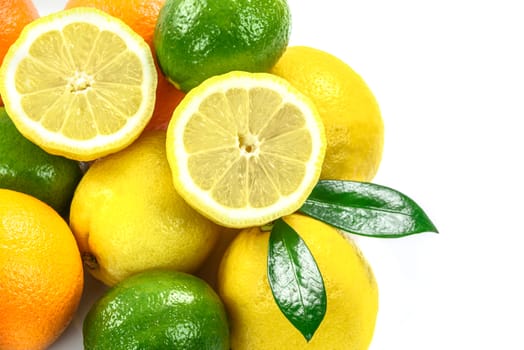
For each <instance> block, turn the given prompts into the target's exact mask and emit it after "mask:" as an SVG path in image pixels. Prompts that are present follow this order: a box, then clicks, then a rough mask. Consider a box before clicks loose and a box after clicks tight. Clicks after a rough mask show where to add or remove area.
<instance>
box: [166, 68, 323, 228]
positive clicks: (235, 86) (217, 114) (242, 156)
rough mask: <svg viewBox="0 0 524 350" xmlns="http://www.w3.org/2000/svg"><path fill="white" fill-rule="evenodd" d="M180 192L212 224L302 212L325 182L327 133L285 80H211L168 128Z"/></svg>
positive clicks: (243, 76) (245, 76)
mask: <svg viewBox="0 0 524 350" xmlns="http://www.w3.org/2000/svg"><path fill="white" fill-rule="evenodd" d="M167 147H168V159H169V160H170V164H171V167H172V170H173V176H174V183H175V187H176V188H177V190H178V191H179V192H181V194H182V196H183V197H184V198H185V199H186V201H188V202H189V203H190V204H192V205H193V206H194V207H196V208H197V209H198V210H199V211H201V212H202V213H203V214H204V215H206V216H208V217H210V218H211V219H212V220H214V221H216V222H218V223H219V224H222V225H224V226H229V227H247V226H252V225H255V224H264V223H267V222H269V221H271V220H274V219H276V218H278V217H280V216H282V215H286V214H288V213H291V212H293V211H295V210H296V209H298V208H299V207H300V205H301V204H302V202H303V201H304V200H305V199H306V197H307V196H308V195H309V193H310V191H311V189H312V188H313V186H314V185H315V183H316V181H317V180H318V177H319V173H320V168H321V166H322V160H323V157H324V151H325V136H324V129H323V126H322V123H321V121H320V118H319V116H318V113H317V112H316V109H315V107H314V106H313V104H312V103H311V102H310V101H309V100H308V99H307V98H306V97H304V96H303V95H302V94H300V93H299V92H298V91H296V90H295V89H294V88H292V87H291V86H290V85H289V84H288V83H287V82H285V81H284V80H283V79H281V78H278V77H276V76H273V75H270V74H265V73H246V72H231V73H227V74H224V75H221V76H217V77H214V78H210V79H208V80H206V82H204V83H203V84H202V85H200V86H199V87H197V88H195V89H193V90H192V91H191V92H190V93H189V94H188V95H187V96H186V98H185V99H184V101H182V103H181V104H180V105H179V107H177V109H176V110H175V113H174V115H173V118H172V121H171V123H170V125H169V129H168V140H167Z"/></svg>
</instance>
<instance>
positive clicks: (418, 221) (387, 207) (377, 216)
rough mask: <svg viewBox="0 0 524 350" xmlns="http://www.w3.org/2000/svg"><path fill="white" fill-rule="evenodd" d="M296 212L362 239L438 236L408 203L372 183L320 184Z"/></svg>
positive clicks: (398, 193) (417, 210)
mask: <svg viewBox="0 0 524 350" xmlns="http://www.w3.org/2000/svg"><path fill="white" fill-rule="evenodd" d="M299 211H300V212H302V213H303V214H306V215H309V216H311V217H313V218H316V219H318V220H320V221H323V222H325V223H327V224H330V225H332V226H334V227H337V228H339V229H341V230H343V231H346V232H350V233H354V234H358V235H364V236H373V237H388V238H391V237H403V236H407V235H411V234H415V233H422V232H435V233H438V231H437V228H436V227H435V226H434V225H433V223H432V222H431V220H430V219H429V218H428V216H427V215H426V214H425V213H424V211H423V210H422V209H421V208H420V207H419V206H418V204H416V203H415V202H414V201H413V200H412V199H410V198H409V197H407V196H406V195H404V194H402V193H400V192H398V191H396V190H393V189H391V188H388V187H384V186H380V185H376V184H372V183H365V182H354V181H341V180H321V181H319V182H318V184H317V185H316V186H315V188H314V189H313V191H312V192H311V194H310V196H309V197H308V199H307V200H306V201H305V203H304V204H303V206H302V207H301V208H300V210H299Z"/></svg>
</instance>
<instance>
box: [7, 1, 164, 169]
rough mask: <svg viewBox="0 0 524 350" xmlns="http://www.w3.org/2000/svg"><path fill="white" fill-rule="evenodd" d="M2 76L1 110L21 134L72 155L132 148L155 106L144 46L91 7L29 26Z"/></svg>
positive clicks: (85, 157)
mask: <svg viewBox="0 0 524 350" xmlns="http://www.w3.org/2000/svg"><path fill="white" fill-rule="evenodd" d="M0 73H1V74H0V75H1V78H2V81H1V82H0V89H1V90H2V91H1V92H2V97H3V98H4V102H5V105H6V109H7V110H8V111H9V112H10V115H11V117H12V119H13V121H14V122H15V124H16V125H17V128H18V129H19V130H20V131H21V132H22V134H24V136H26V137H27V138H28V139H30V140H31V141H33V142H34V143H35V144H37V145H39V146H40V147H42V148H43V149H44V150H46V151H48V152H49V153H52V154H58V155H62V156H65V157H69V158H73V159H77V160H93V159H96V158H98V157H101V156H104V155H107V154H109V153H113V152H116V151H118V150H120V149H122V148H124V147H126V146H127V145H129V144H130V143H131V142H132V141H134V140H135V139H136V137H138V135H139V134H140V132H141V131H142V130H143V128H144V127H145V125H146V124H147V122H148V121H149V119H150V118H151V115H152V112H153V108H154V103H155V88H156V80H157V76H156V71H155V66H154V61H153V57H152V54H151V51H150V49H149V46H148V45H147V44H146V43H145V42H144V41H143V39H142V38H141V37H140V36H138V34H136V33H134V32H133V31H132V30H131V29H130V28H129V27H127V25H125V24H124V23H123V22H121V21H120V20H118V19H116V18H113V17H111V16H109V15H107V14H106V13H104V12H102V11H99V10H96V9H94V8H76V9H71V10H66V11H61V12H59V13H55V14H51V15H49V16H46V17H42V18H40V19H39V20H36V21H34V22H33V23H31V24H29V25H28V26H27V27H26V28H25V30H24V31H23V32H22V34H21V35H20V37H19V39H18V40H17V42H15V44H14V45H13V47H12V48H11V49H10V51H9V53H8V54H7V56H6V59H5V60H4V64H3V66H2V69H1V71H0Z"/></svg>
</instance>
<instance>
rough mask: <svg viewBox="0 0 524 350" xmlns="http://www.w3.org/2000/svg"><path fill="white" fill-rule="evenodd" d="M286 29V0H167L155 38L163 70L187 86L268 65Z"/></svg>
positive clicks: (275, 56) (276, 55)
mask: <svg viewBox="0 0 524 350" xmlns="http://www.w3.org/2000/svg"><path fill="white" fill-rule="evenodd" d="M290 31H291V15H290V10H289V7H288V4H287V2H286V0H167V1H166V2H165V5H164V7H163V8H162V9H161V10H160V14H159V16H158V20H157V25H156V29H155V34H154V41H153V42H154V46H155V50H156V54H157V58H158V62H159V64H160V67H161V69H162V71H163V72H164V74H165V75H166V76H167V77H168V79H169V80H170V81H171V82H172V83H173V84H174V85H175V86H176V87H178V88H179V89H181V90H183V91H186V92H187V91H189V90H190V89H192V88H193V87H195V86H197V85H198V84H200V83H201V82H202V81H204V80H205V79H207V78H209V77H211V76H214V75H218V74H222V73H227V72H229V71H232V70H242V71H248V72H266V71H268V70H269V69H271V67H273V65H274V64H275V63H276V62H277V60H278V59H279V58H280V56H281V55H282V54H283V52H284V50H285V49H286V47H287V44H288V41H289V35H290Z"/></svg>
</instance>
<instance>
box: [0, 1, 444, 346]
mask: <svg viewBox="0 0 524 350" xmlns="http://www.w3.org/2000/svg"><path fill="white" fill-rule="evenodd" d="M0 14H2V16H0V22H1V23H0V29H2V30H0V45H1V46H0V55H2V56H1V59H2V65H1V67H0V95H1V98H2V103H3V106H2V107H0V300H1V301H2V302H1V303H0V349H45V348H47V347H49V346H50V345H51V344H52V343H53V342H54V341H56V339H58V337H59V336H60V335H61V333H62V332H63V331H64V329H65V328H66V327H67V325H68V324H69V322H70V321H71V319H72V317H73V316H74V314H75V312H76V310H77V307H78V305H79V303H80V296H81V294H82V289H83V271H88V272H89V273H90V274H91V275H93V276H94V277H95V278H97V279H99V280H100V281H102V282H103V283H104V284H106V285H107V286H108V290H107V292H106V294H105V295H104V296H103V297H102V298H101V299H99V300H98V301H97V302H96V303H95V304H94V305H93V306H92V307H91V309H90V311H89V313H88V314H87V316H86V318H85V320H84V325H83V337H84V347H85V349H88V350H89V349H138V348H140V349H144V348H177V349H199V350H202V349H204V350H205V349H233V350H236V349H239V350H240V349H253V350H257V349H354V350H363V349H367V348H368V347H369V345H370V343H371V340H372V336H373V331H374V326H375V321H376V316H377V311H378V292H377V283H376V281H375V278H374V276H373V273H372V270H371V268H370V266H369V265H368V264H367V262H366V260H365V259H364V257H363V256H362V254H361V252H360V251H359V249H358V247H357V246H356V245H355V243H354V242H353V241H352V240H351V237H350V233H357V234H363V235H368V236H379V237H393V236H399V237H400V236H403V235H407V234H412V233H419V232H427V231H434V232H436V229H435V228H434V226H433V225H432V224H431V222H430V221H429V219H428V218H427V217H426V216H425V214H424V213H423V212H422V211H421V209H420V208H418V207H417V206H416V204H415V203H414V202H412V201H411V200H410V199H409V198H407V197H405V196H404V195H402V194H400V193H398V192H396V191H394V190H392V189H387V188H383V187H381V186H378V185H376V186H375V185H373V184H372V183H370V181H371V180H372V179H373V177H374V176H375V174H376V172H377V170H378V167H379V164H380V161H381V156H382V148H383V139H384V136H383V135H384V130H383V122H382V118H381V114H380V111H379V108H378V104H377V102H376V100H375V98H374V96H373V94H372V93H371V91H370V90H369V88H368V87H367V85H366V83H365V82H364V81H363V80H362V78H361V77H360V76H359V75H358V74H357V73H356V72H355V71H353V70H352V69H351V68H350V67H349V66H348V65H347V64H346V63H344V62H343V61H341V60H339V59H338V58H336V57H334V56H332V55H331V54H329V53H326V52H323V51H321V50H318V49H315V48H311V47H305V46H302V47H291V46H288V42H289V37H290V33H291V14H290V10H289V7H288V4H287V3H286V1H285V0H234V1H233V0H205V1H204V0H154V1H151V0H147V1H146V0H133V1H124V0H120V1H112V0H111V1H110V0H69V1H68V2H67V4H66V6H65V8H64V9H63V10H62V11H58V12H56V13H53V14H50V15H48V16H44V17H39V16H38V13H37V11H36V9H35V7H34V5H33V4H32V3H31V2H30V0H26V1H8V2H3V3H2V5H1V7H0ZM397 199H398V200H397ZM381 208H384V210H381ZM388 215H389V216H388ZM400 217H402V219H400ZM348 232H349V233H348Z"/></svg>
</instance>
